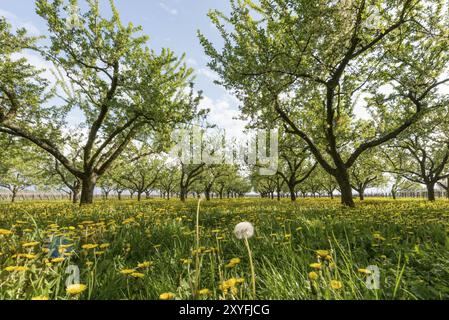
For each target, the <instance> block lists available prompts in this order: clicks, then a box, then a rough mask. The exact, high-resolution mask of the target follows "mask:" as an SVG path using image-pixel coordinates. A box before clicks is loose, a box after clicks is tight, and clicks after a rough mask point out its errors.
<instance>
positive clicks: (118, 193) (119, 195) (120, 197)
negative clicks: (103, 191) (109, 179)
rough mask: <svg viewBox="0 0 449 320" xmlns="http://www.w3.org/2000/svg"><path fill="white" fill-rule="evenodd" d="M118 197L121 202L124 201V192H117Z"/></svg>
mask: <svg viewBox="0 0 449 320" xmlns="http://www.w3.org/2000/svg"><path fill="white" fill-rule="evenodd" d="M117 197H118V199H119V200H122V191H117Z"/></svg>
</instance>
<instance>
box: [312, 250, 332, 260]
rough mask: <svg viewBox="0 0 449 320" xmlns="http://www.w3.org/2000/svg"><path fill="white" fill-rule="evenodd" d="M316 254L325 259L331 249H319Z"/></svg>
mask: <svg viewBox="0 0 449 320" xmlns="http://www.w3.org/2000/svg"><path fill="white" fill-rule="evenodd" d="M315 253H316V255H317V256H318V257H320V258H322V259H325V258H326V257H327V256H328V255H329V251H328V250H317V251H316V252H315Z"/></svg>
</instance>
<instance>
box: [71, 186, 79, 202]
mask: <svg viewBox="0 0 449 320" xmlns="http://www.w3.org/2000/svg"><path fill="white" fill-rule="evenodd" d="M79 195H80V190H79V188H78V189H74V190H73V191H72V202H73V204H76V203H78V201H79Z"/></svg>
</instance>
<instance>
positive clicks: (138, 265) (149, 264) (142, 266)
mask: <svg viewBox="0 0 449 320" xmlns="http://www.w3.org/2000/svg"><path fill="white" fill-rule="evenodd" d="M152 265H153V263H152V262H150V261H144V262H142V263H138V264H137V268H141V269H143V268H149V267H151V266H152Z"/></svg>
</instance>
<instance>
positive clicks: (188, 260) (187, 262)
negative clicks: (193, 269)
mask: <svg viewBox="0 0 449 320" xmlns="http://www.w3.org/2000/svg"><path fill="white" fill-rule="evenodd" d="M181 262H182V264H186V265H189V264H192V259H181Z"/></svg>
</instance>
